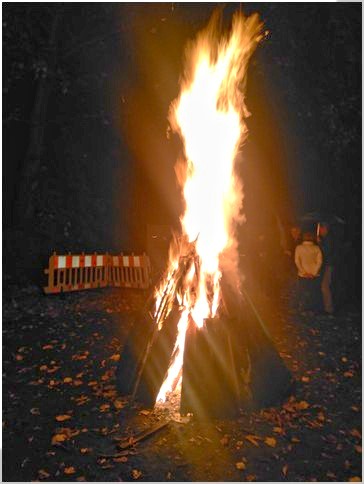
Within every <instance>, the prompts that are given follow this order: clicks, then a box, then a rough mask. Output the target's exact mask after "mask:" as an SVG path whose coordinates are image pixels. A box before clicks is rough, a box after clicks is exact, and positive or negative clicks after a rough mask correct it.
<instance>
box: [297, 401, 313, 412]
mask: <svg viewBox="0 0 364 484" xmlns="http://www.w3.org/2000/svg"><path fill="white" fill-rule="evenodd" d="M309 406H310V405H309V404H308V403H307V402H305V401H304V400H302V401H301V402H297V403H296V408H297V410H306V408H308V407H309Z"/></svg>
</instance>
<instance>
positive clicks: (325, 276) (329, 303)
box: [318, 222, 334, 315]
mask: <svg viewBox="0 0 364 484" xmlns="http://www.w3.org/2000/svg"><path fill="white" fill-rule="evenodd" d="M318 232H319V234H318V235H319V236H318V242H319V245H320V247H321V250H322V253H323V270H322V278H321V293H322V300H323V304H324V310H325V313H327V314H329V315H332V314H333V312H334V304H333V299H332V292H331V283H332V274H333V270H334V247H333V243H332V239H331V237H330V235H329V224H328V223H326V222H323V223H321V224H320V225H319V231H318Z"/></svg>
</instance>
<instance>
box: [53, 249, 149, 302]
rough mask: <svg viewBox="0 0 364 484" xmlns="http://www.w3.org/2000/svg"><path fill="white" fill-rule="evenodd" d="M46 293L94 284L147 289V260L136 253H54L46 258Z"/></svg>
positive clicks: (77, 288) (145, 256)
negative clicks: (47, 261) (113, 254)
mask: <svg viewBox="0 0 364 484" xmlns="http://www.w3.org/2000/svg"><path fill="white" fill-rule="evenodd" d="M44 272H45V274H48V286H47V287H45V288H44V292H45V293H46V294H54V293H59V292H67V291H79V290H82V289H93V288H97V287H106V286H114V287H135V288H140V289H147V288H148V287H149V284H150V272H151V271H150V261H149V257H148V256H147V255H145V254H143V255H139V256H134V255H131V256H125V255H123V254H121V255H117V256H112V255H109V254H101V255H100V254H99V255H98V254H92V255H85V254H80V255H72V254H68V255H57V254H56V253H54V254H53V255H52V256H51V257H50V258H49V267H48V269H45V271H44Z"/></svg>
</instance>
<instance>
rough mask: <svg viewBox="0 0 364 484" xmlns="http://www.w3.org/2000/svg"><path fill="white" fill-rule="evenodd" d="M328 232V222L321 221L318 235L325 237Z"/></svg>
mask: <svg viewBox="0 0 364 484" xmlns="http://www.w3.org/2000/svg"><path fill="white" fill-rule="evenodd" d="M328 233H329V224H327V223H326V222H323V223H321V224H320V228H319V235H320V237H326V235H327V234H328Z"/></svg>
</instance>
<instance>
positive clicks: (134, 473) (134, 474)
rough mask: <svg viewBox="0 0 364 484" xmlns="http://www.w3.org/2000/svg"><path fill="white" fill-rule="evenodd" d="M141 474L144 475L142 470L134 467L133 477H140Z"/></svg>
mask: <svg viewBox="0 0 364 484" xmlns="http://www.w3.org/2000/svg"><path fill="white" fill-rule="evenodd" d="M141 476H142V473H141V471H138V469H133V470H132V471H131V477H132V478H133V479H139V477H141Z"/></svg>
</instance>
